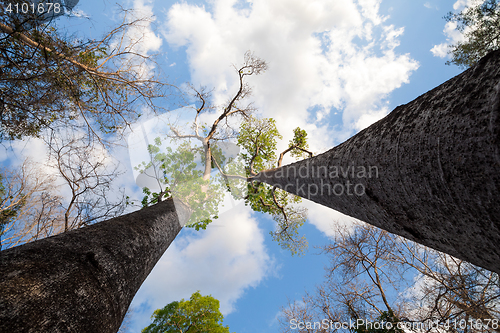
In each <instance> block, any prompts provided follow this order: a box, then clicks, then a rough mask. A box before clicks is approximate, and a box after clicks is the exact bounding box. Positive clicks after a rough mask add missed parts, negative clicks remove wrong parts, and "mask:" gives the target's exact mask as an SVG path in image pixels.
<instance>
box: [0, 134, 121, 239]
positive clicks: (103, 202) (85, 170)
mask: <svg viewBox="0 0 500 333" xmlns="http://www.w3.org/2000/svg"><path fill="white" fill-rule="evenodd" d="M82 135H83V134H82V133H80V136H78V133H75V132H71V133H66V136H69V137H70V138H69V139H64V138H62V137H60V138H52V139H51V142H47V148H48V151H49V154H48V158H47V160H46V161H45V163H44V165H43V166H40V165H37V164H35V163H34V162H33V161H30V160H25V161H24V163H23V164H22V166H21V167H20V168H19V169H18V170H12V171H9V170H7V169H4V170H3V171H2V172H1V173H0V175H3V177H2V178H3V186H4V187H3V192H4V193H5V194H4V195H0V214H2V216H5V217H6V218H5V220H4V221H3V225H4V227H5V230H4V236H5V237H3V239H1V242H0V244H1V245H2V247H5V246H6V247H12V246H16V245H19V244H21V243H26V242H30V241H33V240H36V239H40V238H43V237H48V236H51V235H56V234H58V233H61V232H65V231H68V230H72V229H77V228H81V227H83V226H86V225H89V224H92V223H95V222H99V221H104V220H107V219H110V218H112V217H115V216H119V215H121V214H122V213H123V211H124V209H125V207H126V206H127V200H126V197H125V195H124V193H123V191H120V190H118V189H116V188H115V187H114V186H113V181H114V180H115V179H116V178H117V177H118V176H119V175H120V172H119V170H118V165H116V164H114V163H113V162H112V161H111V158H110V156H109V155H108V153H107V152H106V151H105V150H104V148H102V146H100V145H96V144H92V143H90V144H89V142H87V141H85V140H84V138H82ZM83 136H84V135H83ZM42 169H43V170H42ZM49 174H50V175H49Z"/></svg>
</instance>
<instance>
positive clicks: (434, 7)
mask: <svg viewBox="0 0 500 333" xmlns="http://www.w3.org/2000/svg"><path fill="white" fill-rule="evenodd" d="M424 7H425V8H428V9H435V10H439V7H438V6H436V5H435V4H432V3H431V2H429V1H427V2H426V3H424Z"/></svg>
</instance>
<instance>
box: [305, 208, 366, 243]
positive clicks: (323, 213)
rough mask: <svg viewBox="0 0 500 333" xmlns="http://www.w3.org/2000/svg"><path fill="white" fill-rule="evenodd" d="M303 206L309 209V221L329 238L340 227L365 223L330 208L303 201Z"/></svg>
mask: <svg viewBox="0 0 500 333" xmlns="http://www.w3.org/2000/svg"><path fill="white" fill-rule="evenodd" d="M301 206H303V207H306V208H307V221H308V222H309V223H311V224H312V225H314V226H315V227H316V228H317V229H318V230H319V231H321V232H322V233H324V234H325V235H326V236H327V237H334V236H335V235H336V231H337V230H338V229H337V228H338V227H342V228H343V227H347V228H350V227H352V226H354V224H355V223H364V222H362V221H360V220H358V219H355V218H354V217H351V216H348V215H345V214H342V213H341V212H338V211H336V210H333V209H331V208H329V207H326V206H322V205H320V204H317V203H315V202H313V201H310V200H307V199H303V200H302V204H301Z"/></svg>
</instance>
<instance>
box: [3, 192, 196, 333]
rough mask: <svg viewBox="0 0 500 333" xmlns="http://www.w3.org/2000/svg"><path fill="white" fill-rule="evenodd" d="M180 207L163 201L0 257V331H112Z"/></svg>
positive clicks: (177, 226)
mask: <svg viewBox="0 0 500 333" xmlns="http://www.w3.org/2000/svg"><path fill="white" fill-rule="evenodd" d="M176 208H177V210H176ZM183 208H184V207H183V206H182V204H180V203H177V202H176V205H175V207H174V203H173V200H166V201H163V202H160V203H158V204H157V205H154V206H151V207H148V208H144V209H141V210H139V211H136V212H133V213H130V214H127V215H123V216H120V217H116V218H113V219H110V220H108V221H104V222H100V223H96V224H94V225H90V226H88V227H84V228H81V229H78V230H72V231H69V232H66V233H63V234H59V235H57V236H53V237H49V238H45V239H42V240H38V241H35V242H32V243H28V244H25V245H21V246H18V247H14V248H10V249H8V250H5V251H2V252H0V276H1V279H0V332H54V333H56V332H71V333H78V332H82V333H83V332H96V333H97V332H102V333H116V332H117V331H118V329H119V327H120V324H121V322H122V320H123V318H124V316H125V313H126V311H127V309H128V307H129V305H130V302H131V301H132V299H133V297H134V295H135V293H136V292H137V290H138V289H139V287H140V286H141V284H142V283H143V281H144V280H145V279H146V277H147V276H148V274H149V273H150V272H151V270H152V269H153V267H154V265H155V264H156V262H157V261H158V260H159V259H160V257H161V256H162V255H163V253H164V252H165V250H166V249H167V248H168V246H169V245H170V243H171V242H172V241H173V240H174V238H175V237H176V236H177V234H178V233H179V231H180V230H181V228H182V226H181V223H179V221H180V220H181V221H185V220H187V218H186V216H184V215H186V214H188V213H187V211H186V210H184V209H183Z"/></svg>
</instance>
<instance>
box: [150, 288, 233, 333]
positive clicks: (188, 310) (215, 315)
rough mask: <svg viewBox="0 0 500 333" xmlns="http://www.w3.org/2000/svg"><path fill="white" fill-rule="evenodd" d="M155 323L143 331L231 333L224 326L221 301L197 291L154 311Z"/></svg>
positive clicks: (160, 332)
mask: <svg viewBox="0 0 500 333" xmlns="http://www.w3.org/2000/svg"><path fill="white" fill-rule="evenodd" d="M151 318H152V319H153V323H152V324H150V325H149V326H148V327H146V328H144V329H143V330H142V333H164V332H182V333H205V332H211V333H229V327H228V326H223V325H222V321H223V319H224V317H223V315H222V314H221V313H220V311H219V301H218V300H217V299H215V298H213V297H212V296H201V294H200V292H199V291H197V292H195V293H194V294H193V295H191V298H190V299H189V300H187V301H185V300H184V299H182V300H180V301H179V302H172V303H170V304H168V305H167V306H165V307H164V308H163V309H158V310H156V311H155V312H154V314H153V316H152V317H151Z"/></svg>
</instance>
